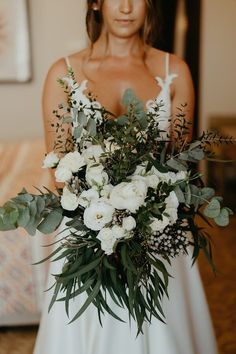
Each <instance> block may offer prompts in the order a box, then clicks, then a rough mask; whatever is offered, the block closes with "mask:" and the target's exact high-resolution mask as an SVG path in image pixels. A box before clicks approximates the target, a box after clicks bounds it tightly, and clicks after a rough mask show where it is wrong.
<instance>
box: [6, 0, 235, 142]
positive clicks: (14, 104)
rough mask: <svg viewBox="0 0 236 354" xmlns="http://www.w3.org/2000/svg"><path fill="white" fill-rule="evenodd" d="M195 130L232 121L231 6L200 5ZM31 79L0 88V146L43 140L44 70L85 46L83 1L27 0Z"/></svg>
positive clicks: (214, 1)
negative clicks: (216, 120) (213, 120)
mask: <svg viewBox="0 0 236 354" xmlns="http://www.w3.org/2000/svg"><path fill="white" fill-rule="evenodd" d="M201 7H202V9H201V12H202V13H201V43H200V73H201V74H200V87H199V96H200V97H199V101H200V106H199V119H200V122H199V127H200V129H206V127H207V126H208V119H209V117H211V116H215V115H217V116H219V115H232V116H235V117H236V89H235V86H236V69H235V63H236V45H235V40H236V0H202V6H201ZM29 12H30V28H31V45H32V65H33V68H32V69H33V79H32V81H31V82H29V83H25V84H14V83H11V84H3V83H0V103H1V113H0V123H1V126H0V141H2V142H3V141H7V140H8V141H9V140H22V139H25V138H26V139H28V138H32V139H34V138H37V137H42V136H43V126H42V117H41V92H42V85H43V81H44V78H45V76H46V73H47V70H48V69H49V67H50V65H51V64H52V63H53V62H54V61H55V60H57V59H58V58H60V57H61V56H65V55H67V54H69V53H71V52H73V51H76V50H79V49H81V48H82V47H84V46H85V45H86V33H85V26H84V12H85V0H40V1H38V0H29Z"/></svg>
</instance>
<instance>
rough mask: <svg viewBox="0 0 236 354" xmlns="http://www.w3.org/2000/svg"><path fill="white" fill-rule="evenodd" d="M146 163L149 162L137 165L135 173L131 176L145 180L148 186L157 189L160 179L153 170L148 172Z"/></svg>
mask: <svg viewBox="0 0 236 354" xmlns="http://www.w3.org/2000/svg"><path fill="white" fill-rule="evenodd" d="M146 165H147V163H144V164H142V165H137V167H136V170H135V171H134V173H133V175H132V176H130V177H129V178H131V179H132V180H141V181H144V182H145V183H146V185H147V187H151V188H153V189H155V188H156V187H157V186H158V184H159V182H160V179H159V177H158V176H157V175H156V174H154V173H153V172H150V171H148V172H146Z"/></svg>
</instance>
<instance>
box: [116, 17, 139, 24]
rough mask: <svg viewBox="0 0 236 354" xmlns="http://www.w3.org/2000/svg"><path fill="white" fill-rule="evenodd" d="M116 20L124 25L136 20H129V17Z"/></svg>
mask: <svg viewBox="0 0 236 354" xmlns="http://www.w3.org/2000/svg"><path fill="white" fill-rule="evenodd" d="M115 21H116V22H118V23H120V24H122V25H129V24H130V23H132V22H134V20H128V19H123V18H121V19H116V20H115Z"/></svg>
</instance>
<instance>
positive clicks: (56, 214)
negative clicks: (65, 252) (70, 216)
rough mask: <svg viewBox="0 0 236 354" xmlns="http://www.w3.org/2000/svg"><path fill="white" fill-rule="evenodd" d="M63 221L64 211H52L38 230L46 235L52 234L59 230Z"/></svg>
mask: <svg viewBox="0 0 236 354" xmlns="http://www.w3.org/2000/svg"><path fill="white" fill-rule="evenodd" d="M62 219H63V215H62V210H60V209H59V210H58V209H55V210H52V211H51V212H50V213H49V214H48V215H47V216H46V218H45V219H44V220H43V221H42V222H41V223H40V224H39V225H37V229H38V230H39V231H40V232H42V233H43V234H45V235H47V234H51V233H52V232H54V231H55V230H56V229H57V228H58V226H59V225H60V223H61V221H62Z"/></svg>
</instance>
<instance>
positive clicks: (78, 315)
mask: <svg viewBox="0 0 236 354" xmlns="http://www.w3.org/2000/svg"><path fill="white" fill-rule="evenodd" d="M100 286H101V279H100V278H98V280H97V283H96V285H95V286H94V288H93V290H92V291H91V293H90V295H89V296H88V298H87V300H86V301H85V303H84V304H83V306H82V307H81V308H80V310H79V311H78V312H77V314H76V315H75V316H74V317H73V318H72V320H71V321H70V322H69V324H70V323H72V322H74V321H75V320H77V318H79V317H80V316H81V315H82V313H83V312H84V311H85V310H86V309H87V307H88V306H89V305H90V304H91V302H92V301H93V300H94V298H95V297H96V295H97V294H98V293H99V290H100Z"/></svg>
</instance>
